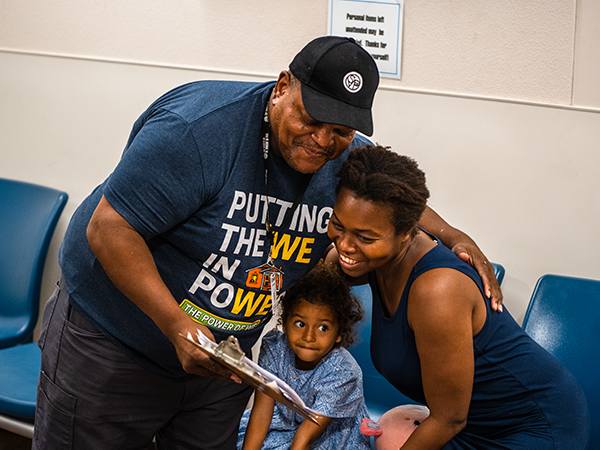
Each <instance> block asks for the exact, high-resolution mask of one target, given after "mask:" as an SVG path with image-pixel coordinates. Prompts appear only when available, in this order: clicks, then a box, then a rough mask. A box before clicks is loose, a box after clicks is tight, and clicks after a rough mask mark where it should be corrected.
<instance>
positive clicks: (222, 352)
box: [179, 330, 320, 425]
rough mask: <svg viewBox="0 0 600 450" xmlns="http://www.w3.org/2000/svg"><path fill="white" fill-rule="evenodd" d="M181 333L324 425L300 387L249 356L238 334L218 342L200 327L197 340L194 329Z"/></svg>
mask: <svg viewBox="0 0 600 450" xmlns="http://www.w3.org/2000/svg"><path fill="white" fill-rule="evenodd" d="M179 335H180V336H181V337H182V338H183V339H185V340H186V341H188V342H190V343H191V344H193V345H195V346H196V347H198V348H199V349H200V350H202V351H203V352H204V353H205V354H206V355H208V356H209V357H210V359H212V360H213V361H216V362H218V363H219V364H222V365H223V366H225V367H226V368H227V369H228V370H230V371H231V372H233V373H235V374H236V375H237V376H238V377H240V378H241V379H242V380H244V381H245V382H246V383H247V384H249V385H250V386H252V387H253V388H254V389H257V390H259V391H260V392H262V393H263V394H265V395H268V396H269V397H271V398H272V399H274V400H276V401H278V402H279V403H281V404H282V405H284V406H286V407H288V408H290V409H291V410H293V411H295V412H296V413H298V414H300V415H301V416H302V417H304V418H305V419H308V420H310V421H311V422H313V423H315V424H316V425H320V423H319V417H320V416H319V414H317V413H316V412H315V411H313V410H312V409H310V408H309V407H307V406H306V405H305V404H304V401H302V399H301V398H300V396H299V395H298V394H297V393H296V391H294V390H293V389H292V388H291V387H290V386H289V385H288V384H287V383H286V382H285V381H283V380H281V379H280V378H278V377H277V376H275V375H273V374H272V373H271V372H269V371H267V370H265V369H263V368H262V367H260V366H259V365H258V364H256V363H254V362H253V361H252V360H251V359H249V358H247V357H246V354H245V353H244V352H243V350H242V349H241V347H240V344H239V342H238V340H237V338H236V337H235V336H229V337H228V338H227V339H225V340H223V341H221V342H220V343H219V344H218V345H217V344H215V343H214V342H213V341H211V340H210V339H208V338H207V337H206V336H205V335H204V334H203V333H202V332H200V330H198V333H197V336H196V337H197V339H198V340H197V341H196V340H195V339H194V338H193V336H192V335H191V334H190V333H188V335H187V336H184V335H183V334H181V333H179Z"/></svg>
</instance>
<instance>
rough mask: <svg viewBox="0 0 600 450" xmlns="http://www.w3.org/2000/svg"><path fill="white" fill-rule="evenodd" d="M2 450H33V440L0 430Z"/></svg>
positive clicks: (0, 447)
mask: <svg viewBox="0 0 600 450" xmlns="http://www.w3.org/2000/svg"><path fill="white" fill-rule="evenodd" d="M0 450H31V439H27V438H24V437H23V436H19V435H18V434H13V433H10V432H8V431H5V430H0Z"/></svg>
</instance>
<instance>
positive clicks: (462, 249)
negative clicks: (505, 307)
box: [419, 207, 503, 311]
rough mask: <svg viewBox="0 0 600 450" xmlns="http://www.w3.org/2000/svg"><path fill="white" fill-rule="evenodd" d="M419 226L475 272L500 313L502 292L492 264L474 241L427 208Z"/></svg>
mask: <svg viewBox="0 0 600 450" xmlns="http://www.w3.org/2000/svg"><path fill="white" fill-rule="evenodd" d="M419 226H421V227H422V228H423V229H425V230H427V231H429V232H430V233H432V234H434V235H436V236H437V237H438V238H440V239H441V240H442V242H443V243H444V245H445V246H446V247H448V248H450V249H452V251H453V252H454V253H456V254H457V255H458V257H459V258H460V259H462V260H463V261H465V262H468V263H469V264H470V265H471V266H473V267H474V268H475V270H477V272H478V273H479V276H480V277H481V280H482V281H483V289H484V291H485V295H486V296H487V297H489V298H491V301H492V309H494V310H497V311H502V298H503V296H502V291H501V290H500V285H499V284H498V280H497V279H496V276H495V275H494V268H493V267H492V264H491V263H490V262H489V261H488V259H487V258H486V257H485V255H484V254H483V252H482V251H481V250H480V249H479V247H478V246H477V244H476V243H475V241H473V239H471V238H470V237H469V236H468V235H466V234H465V233H463V232H462V231H460V230H458V229H456V228H454V227H452V226H450V225H449V224H448V223H447V222H446V221H445V220H444V219H442V218H441V217H440V216H439V215H438V214H437V213H436V212H435V211H434V210H433V209H431V208H429V207H427V208H426V209H425V212H424V213H423V215H422V216H421V220H420V221H419Z"/></svg>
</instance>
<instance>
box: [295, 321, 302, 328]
mask: <svg viewBox="0 0 600 450" xmlns="http://www.w3.org/2000/svg"><path fill="white" fill-rule="evenodd" d="M294 325H295V326H297V327H298V328H304V322H302V321H301V320H296V321H295V322H294Z"/></svg>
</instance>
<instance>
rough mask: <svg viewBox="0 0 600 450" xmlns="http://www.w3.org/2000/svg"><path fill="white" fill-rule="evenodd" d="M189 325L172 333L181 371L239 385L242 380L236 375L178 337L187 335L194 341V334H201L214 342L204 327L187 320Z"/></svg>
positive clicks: (211, 335)
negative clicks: (228, 380)
mask: <svg viewBox="0 0 600 450" xmlns="http://www.w3.org/2000/svg"><path fill="white" fill-rule="evenodd" d="M188 322H191V324H185V325H186V326H184V327H181V328H180V330H179V331H177V329H174V331H173V334H174V336H173V339H171V341H172V342H173V345H174V346H175V350H176V351H177V357H178V358H179V361H180V362H181V365H182V367H183V370H185V371H186V372H187V373H192V374H196V375H200V376H203V377H206V378H216V379H220V380H227V379H231V380H232V381H235V382H236V383H241V382H242V380H241V379H240V377H238V376H237V375H236V374H234V373H232V372H230V371H229V370H228V369H227V368H225V366H222V365H221V364H219V363H217V362H215V361H213V360H212V359H210V357H209V356H208V355H207V354H206V353H204V352H203V351H202V350H200V349H199V348H197V347H195V346H194V345H192V344H191V343H189V342H188V341H187V340H185V339H184V338H182V337H181V336H179V333H181V334H183V335H184V336H187V335H188V333H189V334H191V335H192V337H193V339H194V340H196V333H197V332H198V331H200V332H202V333H203V334H204V335H205V336H206V337H208V338H209V339H210V340H211V341H213V342H215V338H214V336H213V334H212V333H211V332H210V330H209V329H208V328H207V327H205V326H204V325H200V324H197V323H195V322H193V321H191V320H188Z"/></svg>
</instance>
